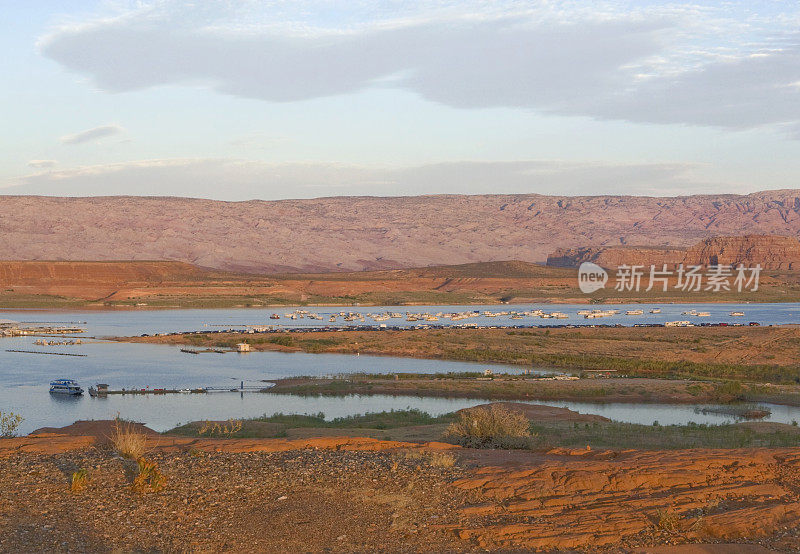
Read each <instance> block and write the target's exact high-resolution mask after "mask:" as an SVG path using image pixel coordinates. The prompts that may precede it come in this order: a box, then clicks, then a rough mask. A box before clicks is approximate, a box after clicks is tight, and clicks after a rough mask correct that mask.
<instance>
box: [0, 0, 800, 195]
mask: <svg viewBox="0 0 800 554" xmlns="http://www.w3.org/2000/svg"><path fill="white" fill-rule="evenodd" d="M0 10H1V12H0V13H2V14H3V17H2V18H1V19H0V21H1V22H0V30H1V31H2V32H0V45H1V46H2V47H3V50H4V51H5V53H6V55H4V56H0V123H2V130H3V132H2V135H0V136H1V137H2V138H0V193H2V194H45V195H59V196H96V195H121V194H128V195H159V196H162V195H163V196H188V197H201V198H213V199H219V200H249V199H264V200H273V199H283V198H314V197H325V196H339V195H375V196H403V195H417V194H488V193H539V194H554V195H596V194H613V195H617V194H632V195H648V196H676V195H686V194H706V193H708V194H712V193H714V194H716V193H737V194H747V193H750V192H755V191H759V190H770V189H785V188H798V177H799V176H800V4H798V3H797V2H796V1H781V0H774V1H764V2H733V1H730V2H702V1H695V2H692V3H685V2H675V3H671V2H670V3H667V2H655V1H638V2H633V1H631V2H627V1H608V2H606V1H602V0H599V1H592V2H570V1H563V2H556V1H547V0H542V1H535V0H531V1H525V2H520V1H504V0H498V1H496V2H491V3H489V2H477V1H475V2H473V1H470V0H465V1H458V2H450V1H447V0H442V1H434V2H405V1H385V2H372V1H368V2H360V1H358V0H355V1H347V2H344V1H338V2H337V1H304V0H297V1H274V2H267V1H254V0H238V1H236V0H224V1H223V0H219V1H216V0H202V1H199V0H198V1H178V0H158V1H145V0H138V1H117V0H114V1H112V0H31V1H29V2H19V1H18V0H0Z"/></svg>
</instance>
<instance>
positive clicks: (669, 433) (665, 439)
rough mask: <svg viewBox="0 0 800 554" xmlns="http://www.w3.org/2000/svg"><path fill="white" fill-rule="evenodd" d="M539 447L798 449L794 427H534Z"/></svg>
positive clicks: (798, 435)
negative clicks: (764, 429)
mask: <svg viewBox="0 0 800 554" xmlns="http://www.w3.org/2000/svg"><path fill="white" fill-rule="evenodd" d="M531 428H532V430H533V431H534V432H535V433H537V434H538V435H539V436H540V437H541V441H542V444H544V445H548V446H564V447H570V448H584V447H586V446H591V447H592V448H613V449H626V448H634V449H639V450H643V449H644V450H647V449H654V450H656V449H657V450H676V449H683V448H753V447H770V448H778V447H786V446H798V445H800V432H798V431H797V430H796V429H795V428H793V427H788V428H776V429H775V430H766V431H756V430H754V429H752V428H750V427H748V426H746V425H737V424H725V425H706V424H697V423H689V424H688V425H657V424H656V425H639V424H636V423H622V422H617V421H612V422H596V423H573V424H568V423H552V424H546V425H545V424H533V425H532V426H531Z"/></svg>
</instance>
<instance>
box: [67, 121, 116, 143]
mask: <svg viewBox="0 0 800 554" xmlns="http://www.w3.org/2000/svg"><path fill="white" fill-rule="evenodd" d="M123 132H125V129H123V128H122V127H120V126H119V125H101V126H100V127H92V128H91V129H86V130H85V131H81V132H79V133H75V134H73V135H65V136H63V137H61V142H62V143H63V144H83V143H86V142H95V141H98V140H100V139H103V138H106V137H110V136H113V135H118V134H120V133H123Z"/></svg>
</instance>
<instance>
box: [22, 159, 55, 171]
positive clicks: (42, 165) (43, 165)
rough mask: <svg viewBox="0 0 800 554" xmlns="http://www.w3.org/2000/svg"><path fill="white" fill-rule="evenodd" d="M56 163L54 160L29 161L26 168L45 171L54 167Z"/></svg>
mask: <svg viewBox="0 0 800 554" xmlns="http://www.w3.org/2000/svg"><path fill="white" fill-rule="evenodd" d="M56 165H58V162H57V161H55V160H31V161H29V162H28V167H35V168H37V169H47V168H50V167H55V166H56Z"/></svg>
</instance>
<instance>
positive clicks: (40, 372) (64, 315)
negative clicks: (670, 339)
mask: <svg viewBox="0 0 800 554" xmlns="http://www.w3.org/2000/svg"><path fill="white" fill-rule="evenodd" d="M535 307H536V306H534V307H531V306H502V307H499V306H485V307H484V306H477V307H475V306H471V307H454V306H415V307H413V308H402V309H401V308H397V307H392V308H376V307H370V308H350V307H344V308H320V309H319V310H314V309H309V311H312V312H316V313H319V314H320V315H323V316H324V315H325V314H329V313H333V312H338V311H340V310H345V311H351V310H353V311H356V310H358V311H361V312H363V313H378V312H382V311H386V310H390V311H401V312H403V313H405V311H407V310H408V311H413V312H429V313H437V312H439V311H442V312H455V311H472V310H479V311H484V310H491V311H500V310H505V311H510V310H515V309H519V310H530V309H534V308H535ZM540 307H542V309H545V310H546V311H561V312H565V313H568V314H569V315H570V319H567V320H550V319H548V320H544V319H538V318H525V319H524V320H509V319H508V318H507V317H506V318H503V317H497V318H485V317H477V318H470V319H467V320H462V321H461V322H457V323H463V322H475V323H479V324H496V325H499V324H506V325H508V324H512V323H513V324H526V325H535V324H548V325H552V324H561V325H563V324H570V323H579V324H583V323H587V322H589V323H593V322H599V323H603V324H614V323H621V324H633V323H641V322H653V323H655V322H663V321H670V320H675V319H690V317H689V316H683V315H682V312H683V311H686V310H689V309H696V310H698V311H709V312H711V314H712V316H711V317H708V318H691V319H692V320H695V321H698V320H699V321H704V322H719V321H745V322H748V321H759V322H760V323H762V324H780V323H797V322H800V305H798V304H747V305H731V304H726V305H696V304H693V305H678V304H672V305H661V306H659V307H661V308H662V313H661V314H648V313H647V312H648V310H649V309H650V306H644V305H636V306H630V307H628V306H624V305H616V306H613V308H615V309H619V310H621V311H622V312H623V314H620V315H618V316H615V317H609V318H603V319H600V320H585V319H583V318H582V317H580V316H577V315H576V314H575V312H576V311H577V310H579V309H586V306H585V305H575V306H570V305H549V306H540ZM633 308H641V309H643V310H644V311H645V315H643V316H625V315H624V311H625V310H626V309H633ZM293 309H294V308H282V309H280V310H274V309H266V310H265V309H236V310H166V311H144V310H143V311H115V312H96V311H95V312H91V311H86V312H45V311H14V312H4V313H0V319H2V318H7V319H12V320H16V321H20V322H30V323H44V322H48V323H53V322H63V323H65V324H66V323H68V322H69V323H73V322H85V324H84V325H83V326H84V327H85V328H86V333H85V335H86V336H96V337H101V336H109V335H135V334H142V333H149V334H152V333H158V332H169V331H176V330H178V331H188V330H209V329H214V328H215V327H214V326H216V325H222V326H223V327H243V326H246V325H264V324H270V323H274V321H271V320H269V314H271V313H279V314H280V315H282V316H283V314H285V313H289V312H291V311H293ZM731 311H744V312H745V314H746V317H744V318H731V317H730V316H728V314H729V312H731ZM369 321H370V320H369V319H367V322H369ZM280 323H282V324H285V325H290V324H291V325H295V326H300V325H302V326H309V325H327V324H328V322H327V319H326V320H324V321H321V322H320V321H315V320H309V319H302V320H288V319H286V318H285V317H282V319H281V320H280ZM386 323H387V324H391V325H411V323H407V322H405V320H404V319H402V320H401V319H392V320H389V321H387V322H386ZM438 323H440V324H449V323H451V322H449V320H444V319H440V321H439V322H438ZM338 324H339V325H346V324H347V323H346V322H342V321H341V318H340V319H339V323H338ZM34 340H35V339H34V338H33V337H15V338H0V410H3V411H8V410H11V411H14V412H17V413H19V414H21V415H22V416H23V417H24V418H25V421H24V424H23V428H22V429H21V431H22V432H30V431H32V430H33V429H35V428H38V427H42V426H60V425H66V424H69V423H72V422H73V421H75V420H77V419H107V418H111V417H114V416H115V415H116V414H117V413H119V414H120V415H121V416H122V417H125V418H130V419H135V420H137V421H142V422H144V423H146V424H148V425H151V426H152V427H153V428H155V429H158V430H164V429H168V428H170V427H172V426H174V425H176V424H178V423H184V422H187V421H191V420H196V419H204V418H206V419H212V418H213V419H227V418H229V417H253V416H259V415H262V414H272V413H275V412H278V411H281V412H290V413H317V412H320V411H321V412H324V413H325V414H326V416H328V417H338V416H344V415H351V414H359V413H364V412H367V411H381V410H388V409H402V408H407V407H415V408H420V409H422V410H425V411H428V412H430V413H432V414H440V413H445V412H450V411H453V410H457V409H460V408H464V407H468V406H472V405H475V404H479V403H482V402H484V401H482V400H464V399H439V398H436V399H430V398H429V399H426V398H416V397H384V396H369V397H361V396H352V397H346V398H303V397H296V396H290V395H269V394H257V393H245V394H242V395H239V394H235V393H215V394H208V395H166V396H125V397H122V396H112V397H109V398H107V399H94V398H89V397H88V395H87V396H84V397H80V398H75V399H64V398H57V397H53V396H51V395H49V394H48V392H47V389H48V386H47V384H48V383H49V381H50V380H52V379H54V378H58V377H69V378H74V379H77V380H78V381H79V382H80V383H81V385H82V386H84V388H86V387H88V385H90V384H93V383H96V382H105V383H109V384H110V385H111V386H112V388H122V387H125V388H144V387H151V388H160V387H175V388H186V387H201V386H226V387H227V386H235V385H236V384H238V383H239V382H240V381H245V383H246V384H256V383H259V382H261V381H263V380H269V379H275V378H280V377H287V376H297V375H319V376H321V375H332V374H340V373H351V372H371V373H393V372H418V373H435V372H448V371H454V372H458V371H481V370H483V369H484V368H486V367H490V366H488V365H487V364H474V363H467V362H449V361H437V360H415V359H408V358H393V357H372V356H350V355H340V354H305V353H279V352H254V353H250V354H244V355H239V354H233V353H228V354H200V355H188V354H183V353H181V352H179V350H178V348H176V347H174V346H166V345H143V344H119V343H110V342H102V341H97V342H90V343H87V344H83V345H80V346H49V347H40V346H35V345H34V344H33V341H34ZM8 349H22V350H38V351H49V352H68V353H80V354H86V357H70V356H48V355H37V354H23V353H12V352H7V351H6V350H8ZM491 367H492V369H494V370H495V371H506V372H510V373H514V372H519V371H520V368H519V367H514V366H498V365H493V366H491ZM550 404H551V405H559V406H565V407H569V408H571V409H575V410H577V411H580V412H583V413H597V414H600V415H605V416H606V417H610V418H612V419H616V420H620V421H629V422H634V423H646V424H651V423H652V422H653V421H654V420H657V421H659V422H660V423H661V424H670V423H687V422H689V421H694V422H697V423H723V422H726V421H731V420H732V418H730V417H727V416H721V415H714V414H706V415H703V414H697V413H695V411H694V408H693V407H691V406H671V405H640V406H634V405H628V404H590V403H564V402H560V403H559V402H550ZM771 409H772V411H773V415H772V416H771V418H770V420H772V421H781V422H785V423H790V422H791V421H792V420H798V421H800V408H793V407H786V406H771Z"/></svg>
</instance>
